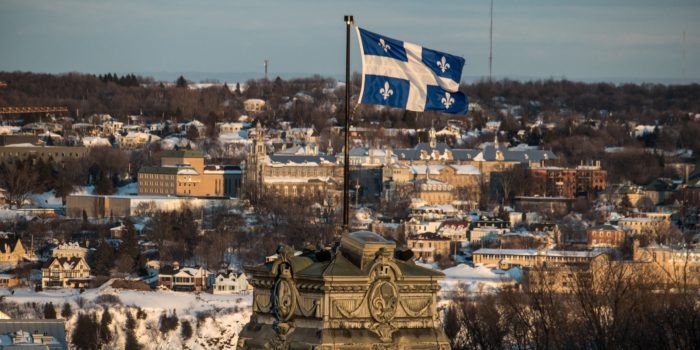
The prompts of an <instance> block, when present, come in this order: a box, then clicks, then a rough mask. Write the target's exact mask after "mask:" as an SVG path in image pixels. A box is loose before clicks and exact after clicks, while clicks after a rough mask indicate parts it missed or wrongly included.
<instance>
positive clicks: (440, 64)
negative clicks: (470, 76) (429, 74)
mask: <svg viewBox="0 0 700 350" xmlns="http://www.w3.org/2000/svg"><path fill="white" fill-rule="evenodd" d="M437 66H438V68H440V70H441V71H442V72H443V73H445V71H446V70H448V69H450V64H449V63H447V59H445V56H442V59H441V60H439V61H437Z"/></svg>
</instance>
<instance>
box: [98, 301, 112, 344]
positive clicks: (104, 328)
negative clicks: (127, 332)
mask: <svg viewBox="0 0 700 350" xmlns="http://www.w3.org/2000/svg"><path fill="white" fill-rule="evenodd" d="M110 324H112V314H110V313H109V308H108V307H106V306H105V308H104V310H103V311H102V318H101V319H100V329H99V333H100V340H101V341H102V342H103V343H108V342H110V341H111V340H112V331H111V330H110V329H109V325H110Z"/></svg>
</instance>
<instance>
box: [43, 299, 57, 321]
mask: <svg viewBox="0 0 700 350" xmlns="http://www.w3.org/2000/svg"><path fill="white" fill-rule="evenodd" d="M44 318H45V319H47V320H55V319H56V308H55V307H54V306H53V303H52V302H48V303H47V304H44Z"/></svg>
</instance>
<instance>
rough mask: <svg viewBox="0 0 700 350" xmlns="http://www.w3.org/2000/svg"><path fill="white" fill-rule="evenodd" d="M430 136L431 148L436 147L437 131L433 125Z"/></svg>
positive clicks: (429, 132)
mask: <svg viewBox="0 0 700 350" xmlns="http://www.w3.org/2000/svg"><path fill="white" fill-rule="evenodd" d="M428 137H429V138H430V148H436V147H437V133H436V132H435V128H433V127H431V128H430V130H429V131H428Z"/></svg>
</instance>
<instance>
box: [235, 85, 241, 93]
mask: <svg viewBox="0 0 700 350" xmlns="http://www.w3.org/2000/svg"><path fill="white" fill-rule="evenodd" d="M240 94H241V83H236V95H240Z"/></svg>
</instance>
